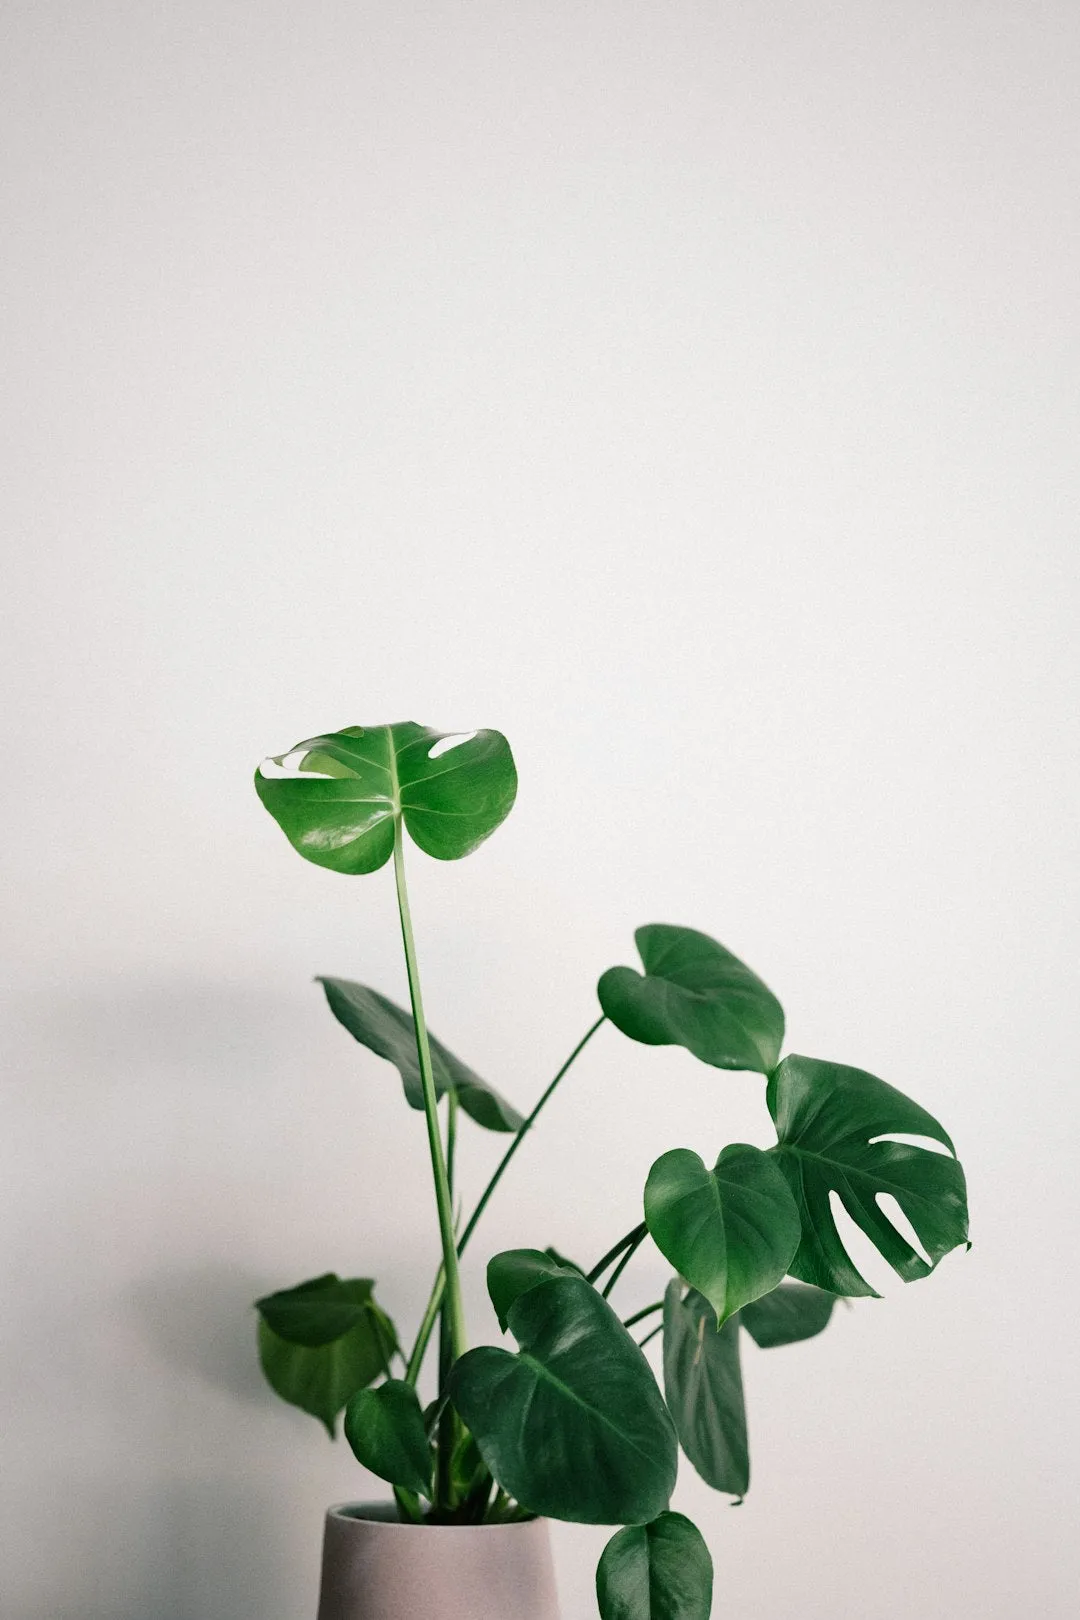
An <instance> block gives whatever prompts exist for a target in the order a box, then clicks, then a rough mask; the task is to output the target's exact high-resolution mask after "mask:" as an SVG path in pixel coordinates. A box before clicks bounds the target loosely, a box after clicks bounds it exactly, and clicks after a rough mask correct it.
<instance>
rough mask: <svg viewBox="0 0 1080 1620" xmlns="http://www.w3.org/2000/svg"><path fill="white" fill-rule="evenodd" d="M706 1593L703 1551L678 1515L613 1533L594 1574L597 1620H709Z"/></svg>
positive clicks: (708, 1570)
mask: <svg viewBox="0 0 1080 1620" xmlns="http://www.w3.org/2000/svg"><path fill="white" fill-rule="evenodd" d="M712 1588H713V1566H712V1559H711V1558H710V1557H709V1549H708V1547H706V1545H705V1542H704V1540H703V1539H702V1535H701V1532H700V1530H698V1528H697V1526H696V1525H694V1524H692V1523H691V1522H690V1520H689V1519H687V1518H685V1517H684V1516H683V1514H681V1513H661V1514H660V1516H659V1518H657V1519H654V1520H653V1521H652V1523H651V1524H641V1525H630V1526H628V1527H627V1528H626V1529H625V1530H618V1531H616V1533H615V1534H614V1535H613V1536H612V1538H611V1540H610V1541H609V1542H608V1544H607V1546H606V1547H605V1548H604V1551H603V1553H602V1554H601V1557H600V1563H599V1564H598V1566H597V1570H596V1600H597V1603H598V1604H599V1607H600V1616H601V1620H709V1615H710V1614H711V1613H712Z"/></svg>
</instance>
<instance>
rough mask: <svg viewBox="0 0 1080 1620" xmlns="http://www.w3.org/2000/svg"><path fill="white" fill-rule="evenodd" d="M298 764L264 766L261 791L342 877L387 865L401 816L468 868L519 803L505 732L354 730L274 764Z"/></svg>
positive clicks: (303, 745)
mask: <svg viewBox="0 0 1080 1620" xmlns="http://www.w3.org/2000/svg"><path fill="white" fill-rule="evenodd" d="M459 736H460V739H461V740H460V741H459V740H458V738H459ZM441 745H445V747H443V746H441ZM293 759H296V760H297V767H296V769H297V774H296V775H293V776H275V775H268V774H267V773H266V772H265V771H264V770H263V768H262V767H261V766H260V767H259V769H258V770H257V771H256V773H255V787H256V791H257V792H258V795H259V798H260V799H261V800H262V802H263V804H264V805H265V807H266V809H267V810H269V812H270V814H271V815H272V816H273V817H274V820H275V821H276V822H277V823H278V825H279V827H280V828H281V830H282V832H284V834H285V836H286V837H287V838H288V840H289V842H290V843H291V844H292V846H293V848H294V849H295V850H297V851H298V852H299V854H301V855H303V856H304V858H305V860H309V861H314V862H315V864H316V865H317V866H326V867H329V868H330V870H331V871H334V872H344V873H349V874H356V873H362V872H374V871H376V870H377V869H378V868H379V867H380V866H383V865H385V863H386V862H387V861H388V860H389V859H390V856H391V854H392V853H393V848H394V822H395V820H396V819H397V817H398V816H400V817H402V819H403V820H404V823H405V826H406V827H407V828H408V831H409V833H410V835H411V837H412V839H413V842H414V843H415V844H417V845H419V847H420V848H421V849H422V850H424V851H425V852H426V853H427V854H428V855H433V856H435V858H436V859H437V860H443V861H454V860H459V859H460V858H461V857H462V856H463V855H468V854H470V853H471V852H472V851H473V850H474V849H476V847H477V846H478V845H479V844H481V843H483V841H484V839H485V838H487V837H489V836H490V834H491V833H493V832H494V831H495V829H496V827H498V826H499V824H500V823H501V822H502V821H504V820H505V819H506V817H507V816H508V815H509V814H510V811H511V808H512V807H513V803H514V798H515V795H516V793H517V771H516V770H515V767H514V758H513V755H512V754H511V752H510V745H509V743H508V742H507V740H506V738H505V737H504V736H503V735H502V733H501V732H498V731H477V732H473V733H472V734H471V735H468V734H464V733H460V734H459V733H453V732H440V731H432V730H431V729H430V728H429V727H427V726H420V725H417V724H416V723H415V721H411V720H409V721H404V722H401V723H399V724H396V725H390V726H346V727H345V729H344V730H342V731H334V732H328V733H326V734H325V735H324V736H321V737H309V738H308V739H307V741H305V742H300V743H296V744H295V746H294V747H293V748H291V749H289V751H288V753H285V754H278V755H276V756H275V757H274V759H273V762H272V763H273V764H274V765H276V766H278V767H279V768H285V767H286V762H287V761H291V760H293Z"/></svg>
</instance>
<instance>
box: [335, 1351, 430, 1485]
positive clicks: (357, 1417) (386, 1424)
mask: <svg viewBox="0 0 1080 1620" xmlns="http://www.w3.org/2000/svg"><path fill="white" fill-rule="evenodd" d="M345 1438H346V1440H347V1441H348V1442H349V1444H350V1446H351V1447H352V1449H353V1454H354V1456H355V1457H356V1460H357V1462H359V1463H360V1464H361V1465H362V1466H363V1467H364V1468H368V1469H370V1470H371V1472H372V1473H373V1474H378V1476H379V1478H380V1479H385V1480H389V1482H390V1484H391V1485H400V1486H402V1487H403V1488H404V1489H405V1490H407V1491H415V1492H416V1493H417V1494H418V1495H420V1496H426V1497H428V1498H429V1499H430V1497H431V1466H432V1455H431V1446H430V1445H429V1443H428V1437H427V1433H426V1431H425V1428H424V1418H423V1414H422V1412H421V1410H420V1401H419V1398H418V1396H417V1393H416V1390H415V1389H414V1388H413V1386H412V1385H411V1384H406V1383H405V1382H404V1380H403V1379H401V1378H388V1379H387V1381H386V1383H385V1384H380V1385H379V1387H378V1388H377V1389H359V1390H357V1392H356V1394H355V1395H353V1396H352V1397H351V1398H350V1400H349V1403H348V1405H347V1406H346V1408H345Z"/></svg>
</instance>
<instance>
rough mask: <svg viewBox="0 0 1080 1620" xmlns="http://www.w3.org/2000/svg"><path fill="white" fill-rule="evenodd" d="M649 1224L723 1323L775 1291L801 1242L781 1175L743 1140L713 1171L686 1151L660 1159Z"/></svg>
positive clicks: (648, 1200) (652, 1179)
mask: <svg viewBox="0 0 1080 1620" xmlns="http://www.w3.org/2000/svg"><path fill="white" fill-rule="evenodd" d="M645 1220H646V1222H647V1223H648V1227H649V1231H650V1233H651V1234H652V1236H653V1238H654V1239H655V1242H656V1246H657V1248H658V1249H659V1250H660V1252H661V1253H662V1254H664V1255H666V1256H667V1258H668V1259H669V1260H670V1261H671V1263H672V1265H673V1266H674V1267H675V1269H676V1270H677V1271H678V1272H679V1274H680V1275H681V1276H682V1277H685V1278H686V1281H687V1282H688V1283H692V1284H693V1286H694V1287H695V1288H696V1289H698V1290H699V1292H701V1293H702V1294H704V1295H705V1297H706V1299H707V1300H708V1301H709V1303H710V1305H712V1307H713V1309H714V1310H715V1312H716V1315H717V1319H718V1321H719V1322H720V1323H721V1324H722V1323H724V1322H725V1321H726V1320H727V1318H728V1317H729V1316H733V1315H734V1313H735V1312H736V1311H737V1310H739V1309H740V1307H741V1306H743V1305H745V1304H747V1303H748V1301H750V1300H754V1299H759V1298H760V1297H761V1295H762V1294H767V1293H768V1292H769V1290H770V1289H772V1288H775V1287H776V1285H777V1283H779V1282H780V1280H781V1278H782V1277H783V1276H784V1275H785V1274H786V1272H787V1269H788V1266H789V1265H790V1264H791V1261H792V1259H793V1257H794V1254H795V1250H796V1249H797V1248H798V1246H799V1238H800V1236H801V1230H800V1227H799V1212H798V1210H797V1209H796V1207H795V1201H794V1199H793V1198H792V1196H791V1192H790V1191H789V1189H788V1185H787V1182H786V1181H785V1180H784V1177H783V1175H782V1174H781V1173H780V1171H779V1170H778V1169H777V1167H776V1165H775V1164H774V1163H773V1162H772V1160H771V1159H770V1158H769V1155H768V1154H766V1153H762V1152H761V1150H760V1149H759V1148H755V1147H750V1146H748V1145H747V1144H746V1143H741V1142H740V1143H734V1144H733V1145H732V1146H731V1147H726V1148H725V1149H724V1151H723V1152H722V1153H721V1155H720V1157H719V1158H718V1159H717V1161H716V1168H715V1169H714V1170H709V1169H707V1168H706V1166H705V1164H704V1162H703V1161H702V1160H701V1159H700V1158H699V1157H698V1155H697V1154H696V1153H692V1152H691V1151H690V1150H689V1148H674V1149H672V1151H671V1152H670V1153H665V1154H663V1155H662V1156H661V1157H660V1158H659V1159H657V1161H656V1163H655V1164H654V1165H653V1167H652V1169H651V1170H650V1171H649V1179H648V1181H647V1182H646V1184H645Z"/></svg>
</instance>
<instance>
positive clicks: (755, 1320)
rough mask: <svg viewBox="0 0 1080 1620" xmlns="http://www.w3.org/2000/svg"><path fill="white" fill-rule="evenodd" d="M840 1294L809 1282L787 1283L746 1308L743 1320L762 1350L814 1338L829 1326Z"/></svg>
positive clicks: (740, 1315)
mask: <svg viewBox="0 0 1080 1620" xmlns="http://www.w3.org/2000/svg"><path fill="white" fill-rule="evenodd" d="M835 1304H836V1295H835V1294H830V1293H828V1292H826V1290H825V1289H824V1288H811V1287H810V1285H809V1284H808V1283H800V1282H785V1283H781V1284H780V1286H779V1288H774V1289H773V1291H772V1293H771V1294H765V1295H764V1296H763V1297H762V1298H761V1299H756V1300H755V1301H754V1303H753V1304H752V1305H744V1306H743V1308H742V1310H741V1311H740V1312H739V1321H740V1322H741V1323H742V1325H743V1327H744V1328H745V1329H746V1331H747V1333H749V1335H750V1337H751V1338H752V1339H753V1341H754V1343H755V1344H756V1345H758V1346H759V1347H760V1348H761V1349H762V1350H773V1349H776V1348H777V1347H778V1346H779V1345H782V1344H799V1343H801V1342H802V1340H803V1339H812V1338H814V1337H815V1335H816V1334H818V1333H821V1332H822V1331H823V1330H824V1329H825V1328H827V1327H828V1325H829V1318H830V1317H831V1316H832V1313H833V1306H834V1305H835Z"/></svg>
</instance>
